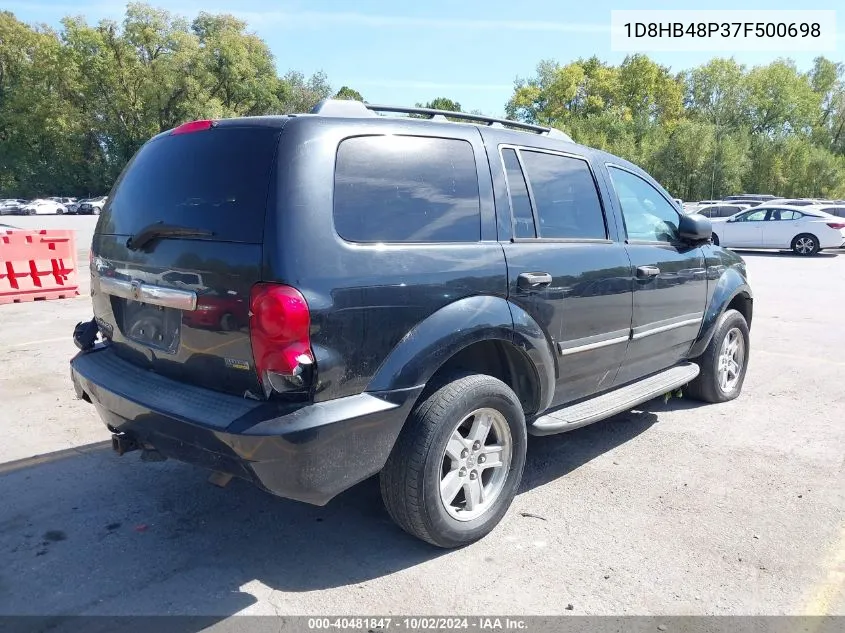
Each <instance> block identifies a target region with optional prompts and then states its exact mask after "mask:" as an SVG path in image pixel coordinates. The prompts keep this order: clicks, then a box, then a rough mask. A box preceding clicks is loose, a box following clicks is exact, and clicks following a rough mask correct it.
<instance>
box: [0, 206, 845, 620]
mask: <svg viewBox="0 0 845 633" xmlns="http://www.w3.org/2000/svg"><path fill="white" fill-rule="evenodd" d="M2 221H3V222H5V223H9V224H17V225H19V226H22V227H23V226H24V225H26V226H30V223H35V225H36V226H42V227H43V228H74V229H76V230H78V231H79V237H78V243H77V246H78V248H79V250H80V254H81V255H84V257H82V258H81V259H80V262H79V267H80V273H81V282H82V285H81V295H80V296H79V297H78V298H76V299H66V300H56V301H46V302H38V303H25V304H17V305H5V306H0V324H2V328H0V366H2V371H0V403H2V408H0V428H2V430H3V439H2V441H0V500H2V504H0V614H42V615H43V614H47V615H69V614H110V615H115V614H207V615H213V616H216V617H218V618H220V619H225V618H228V617H229V616H232V615H234V614H244V613H247V614H259V613H260V614H285V615H292V614H326V613H332V614H374V613H377V614H394V615H399V614H409V613H413V614H441V615H444V614H453V613H460V614H514V615H518V614H523V615H527V614H546V615H550V614H576V615H578V614H596V615H604V614H614V615H625V614H652V615H673V614H675V615H678V614H720V615H722V614H732V615H734V614H736V615H742V614H770V615H779V614H807V613H816V614H825V613H827V614H840V615H845V592H843V588H845V460H843V455H844V454H845V424H843V408H845V327H843V314H845V291H843V288H845V254H840V255H837V254H835V253H834V254H826V253H823V254H821V255H819V256H818V257H815V258H799V257H796V256H793V255H790V254H782V253H759V252H758V253H750V252H743V253H741V254H742V255H743V257H745V259H746V261H747V264H748V270H749V274H750V278H751V283H752V285H753V288H754V291H755V294H756V301H755V314H754V322H753V325H752V329H751V336H752V352H751V364H750V368H749V373H748V377H747V380H746V383H745V389H744V393H743V395H742V396H741V397H740V398H739V399H738V400H736V401H733V402H730V403H726V404H722V405H701V404H699V403H694V402H690V401H687V400H684V399H672V400H669V401H668V402H663V401H662V400H657V401H652V402H650V403H648V404H647V405H644V406H642V407H641V408H639V409H638V410H636V411H633V412H630V413H626V414H623V415H619V416H616V417H614V418H613V419H611V420H608V421H605V422H601V423H597V424H595V425H592V426H590V427H586V428H583V429H580V430H577V431H573V432H571V433H569V434H565V435H559V436H551V437H546V438H532V439H531V441H530V443H529V454H528V463H527V466H526V472H525V480H524V482H523V485H522V488H521V491H520V493H519V495H518V496H517V498H516V500H515V502H514V504H513V507H512V508H511V510H510V512H509V513H508V515H507V516H506V518H505V519H504V521H503V522H502V524H501V525H500V526H499V527H498V528H497V529H496V530H495V531H494V532H493V533H492V534H491V535H490V536H489V537H487V538H485V539H483V540H482V541H480V542H479V543H476V544H474V545H472V546H469V547H466V548H464V549H461V550H457V551H442V550H439V549H435V548H432V547H430V546H428V545H426V544H424V543H422V542H418V541H416V540H415V539H413V538H411V537H409V536H407V535H405V534H404V533H403V532H402V531H400V530H399V529H398V528H396V527H395V526H394V525H393V524H392V523H391V522H390V520H389V519H388V517H387V514H386V512H385V511H384V510H383V508H382V506H381V502H380V499H379V494H378V486H377V482H376V481H374V480H369V481H366V482H364V483H362V484H360V485H358V486H356V487H355V488H353V489H352V490H350V491H348V492H346V493H344V494H342V495H341V496H340V497H338V498H337V499H335V500H334V501H333V502H331V503H330V504H329V505H328V506H326V507H322V508H319V507H311V506H307V505H303V504H300V503H296V502H292V501H286V500H282V499H277V498H274V497H272V496H270V495H268V494H266V493H263V492H261V491H259V490H257V489H255V488H253V487H251V486H250V485H248V484H246V483H243V482H239V481H233V482H232V483H231V484H230V485H229V486H228V487H227V488H224V489H220V488H216V487H214V486H211V485H209V484H208V483H207V482H206V477H207V473H205V472H204V471H202V470H199V469H196V468H194V467H192V466H189V465H185V464H180V463H177V462H174V461H167V462H163V463H144V462H141V461H140V459H139V457H138V453H132V454H129V455H126V456H123V457H118V456H117V455H116V454H115V453H113V452H112V451H111V450H110V448H109V447H108V443H107V440H108V438H109V434H108V433H107V431H106V430H105V428H104V427H103V425H102V423H101V422H100V420H99V418H98V417H97V415H96V413H95V411H94V409H93V407H92V406H91V405H89V404H86V403H84V402H81V401H78V400H75V399H74V394H73V389H72V387H71V384H70V380H69V374H68V360H69V359H70V357H71V356H72V355H73V353H74V351H75V348H74V346H73V344H72V342H71V338H70V335H71V331H72V328H73V325H74V324H75V323H76V322H78V321H81V320H83V319H87V318H90V305H89V302H90V298H89V297H88V279H87V278H88V269H87V253H86V251H87V244H90V236H91V234H92V232H93V225H94V222H95V221H96V218H92V217H54V218H40V217H39V218H8V217H4V218H3V219H2ZM327 458H330V456H327Z"/></svg>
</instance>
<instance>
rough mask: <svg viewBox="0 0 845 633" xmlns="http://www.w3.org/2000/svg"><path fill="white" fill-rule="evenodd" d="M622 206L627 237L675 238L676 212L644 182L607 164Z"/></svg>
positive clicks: (676, 237)
mask: <svg viewBox="0 0 845 633" xmlns="http://www.w3.org/2000/svg"><path fill="white" fill-rule="evenodd" d="M609 171H610V176H611V178H612V180H613V186H614V188H615V189H616V193H617V195H618V196H619V204H620V205H621V206H622V216H623V217H624V218H625V228H626V230H627V231H628V239H631V240H641V241H646V242H674V241H675V240H677V239H678V220H679V217H678V213H677V212H676V211H675V208H674V207H673V206H672V205H671V204H669V202H668V201H667V200H666V198H664V197H663V196H662V195H660V193H659V192H658V191H657V189H655V188H654V187H652V186H651V184H649V183H648V182H646V181H645V180H643V179H642V178H640V177H639V176H637V175H635V174H632V173H630V172H627V171H624V170H622V169H616V168H614V167H610V168H609Z"/></svg>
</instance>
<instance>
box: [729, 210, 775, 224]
mask: <svg viewBox="0 0 845 633" xmlns="http://www.w3.org/2000/svg"><path fill="white" fill-rule="evenodd" d="M768 211H769V210H768V209H758V210H755V211H746V212H745V213H743V214H741V215H738V216H736V220H735V221H736V222H762V221H763V220H765V219H766V213H768Z"/></svg>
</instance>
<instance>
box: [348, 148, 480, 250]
mask: <svg viewBox="0 0 845 633" xmlns="http://www.w3.org/2000/svg"><path fill="white" fill-rule="evenodd" d="M334 223H335V229H336V230H337V233H338V235H340V236H341V237H342V238H343V239H345V240H348V241H351V242H477V241H478V240H480V239H481V213H480V199H479V193H478V172H477V170H476V166H475V154H474V152H473V149H472V145H471V144H470V143H469V142H467V141H464V140H460V139H447V138H430V137H419V136H392V135H391V136H359V137H354V138H348V139H346V140H344V141H342V142H341V143H340V145H339V147H338V150H337V163H336V167H335V188H334Z"/></svg>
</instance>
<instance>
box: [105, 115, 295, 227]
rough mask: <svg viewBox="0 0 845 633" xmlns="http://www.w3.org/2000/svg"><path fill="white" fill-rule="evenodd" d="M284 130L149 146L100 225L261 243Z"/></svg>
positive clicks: (169, 139)
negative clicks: (168, 227)
mask: <svg viewBox="0 0 845 633" xmlns="http://www.w3.org/2000/svg"><path fill="white" fill-rule="evenodd" d="M278 137H279V130H278V129H273V128H266V127H260V128H259V127H219V128H215V129H211V130H203V131H200V132H193V133H189V134H179V135H176V136H164V137H161V138H158V139H155V140H153V141H150V142H149V143H147V144H146V145H144V147H142V148H141V150H140V151H139V152H138V153H137V154H136V155H135V157H134V158H133V159H132V161H131V162H130V163H129V165H128V166H127V168H126V170H125V171H124V173H123V175H122V176H121V178H120V180H119V181H118V183H117V186H116V188H115V192H114V195H113V197H112V198H111V199H110V204H108V205H106V208H105V209H104V211H103V215H102V216H101V217H100V222H99V223H98V230H99V231H100V232H102V233H108V234H117V235H132V234H134V233H137V232H138V231H139V230H141V229H143V228H144V227H146V226H149V225H150V224H152V223H154V222H160V221H163V222H165V223H166V224H178V225H180V226H186V227H190V228H195V229H201V230H206V231H211V232H213V233H214V235H215V239H223V240H226V241H233V242H256V243H257V242H261V240H262V236H263V232H264V215H265V210H266V206H267V194H268V190H269V185H270V171H271V169H272V163H273V157H274V155H275V151H276V145H277V144H278Z"/></svg>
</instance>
